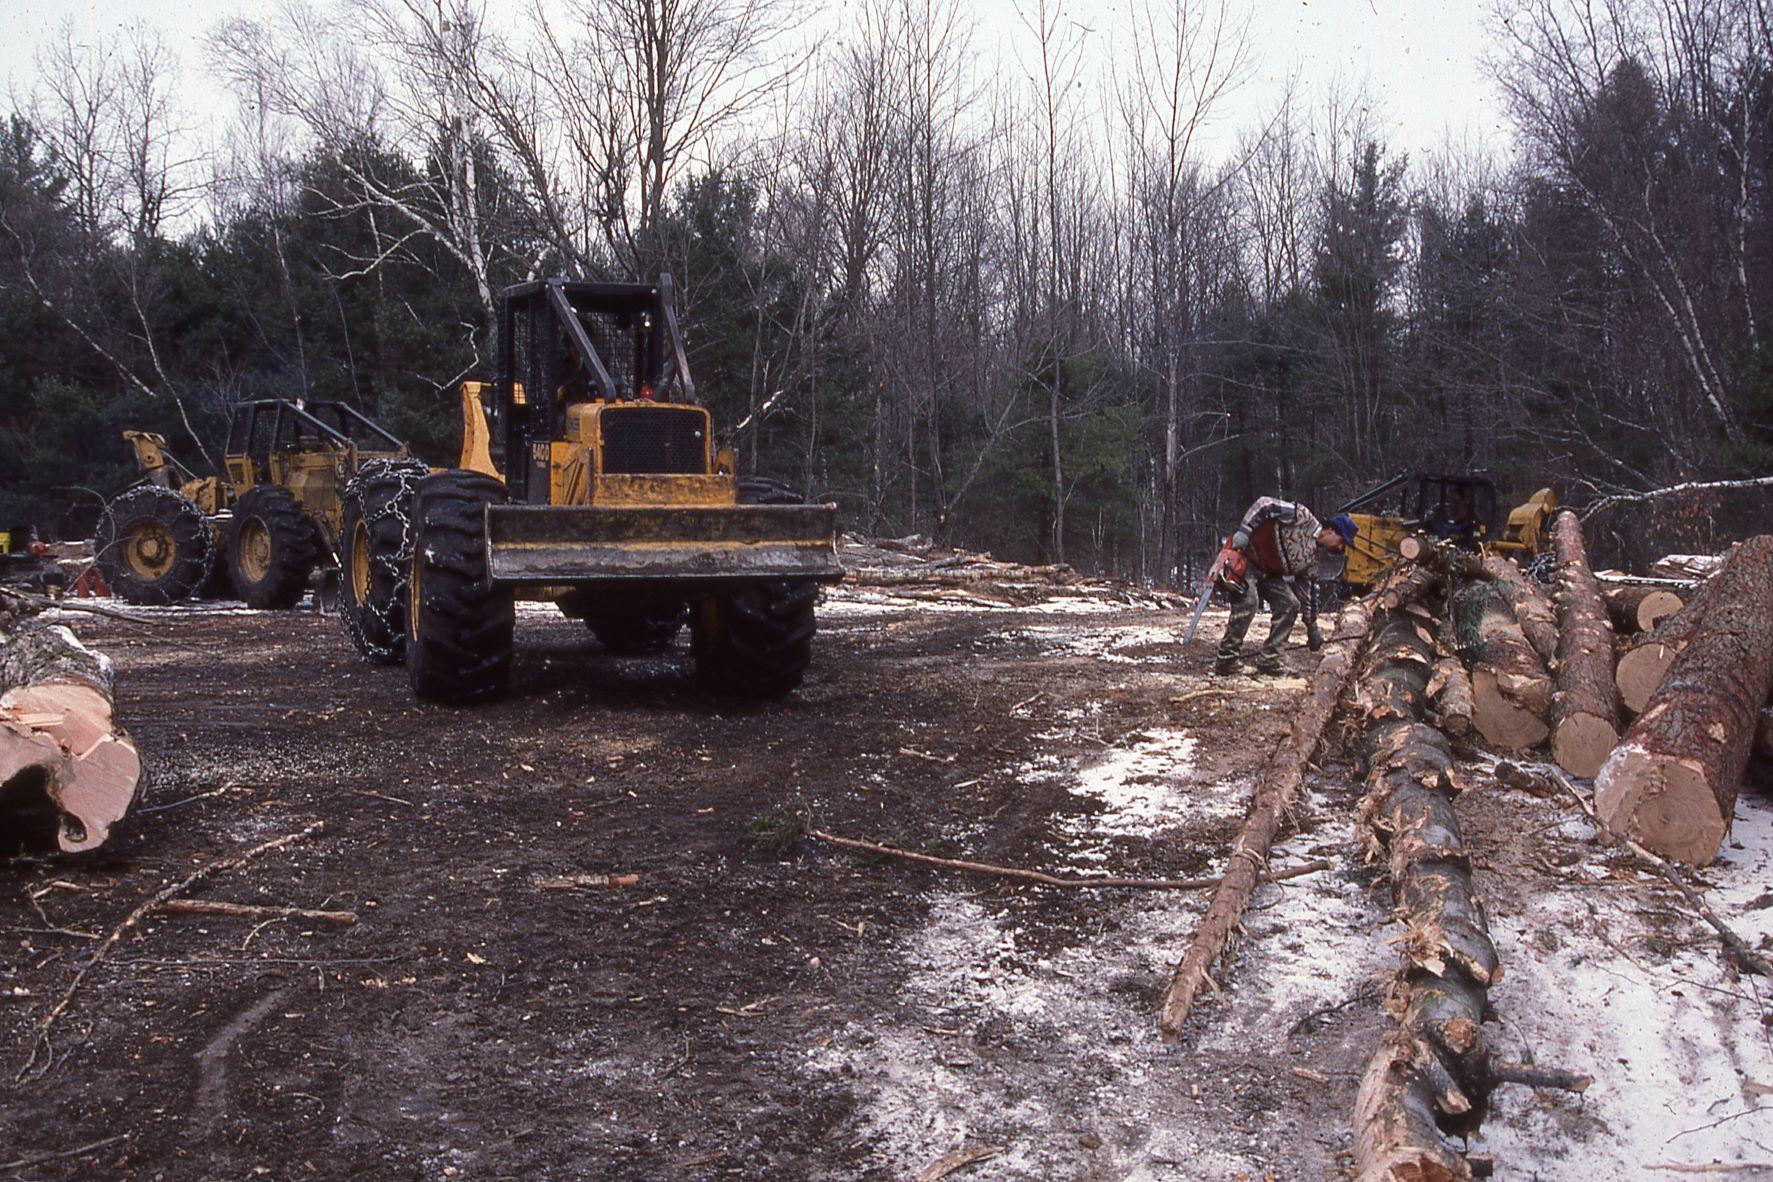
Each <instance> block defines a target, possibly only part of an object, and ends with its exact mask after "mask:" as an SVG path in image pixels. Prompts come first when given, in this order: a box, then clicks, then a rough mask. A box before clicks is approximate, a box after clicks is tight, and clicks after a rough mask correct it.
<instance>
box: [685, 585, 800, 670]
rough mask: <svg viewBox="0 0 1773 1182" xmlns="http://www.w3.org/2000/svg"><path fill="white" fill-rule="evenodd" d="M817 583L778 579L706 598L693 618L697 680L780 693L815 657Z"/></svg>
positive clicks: (692, 642) (691, 633)
mask: <svg viewBox="0 0 1773 1182" xmlns="http://www.w3.org/2000/svg"><path fill="white" fill-rule="evenodd" d="M818 598H819V588H818V585H817V584H815V583H807V582H794V581H785V580H784V581H777V582H771V583H757V584H753V585H751V586H746V587H738V588H735V589H733V590H731V591H727V592H724V593H722V594H720V595H716V596H713V597H711V598H708V599H705V600H703V601H702V602H701V603H700V604H699V605H697V610H696V613H695V615H694V617H693V618H692V620H691V622H690V649H691V652H692V653H693V654H694V656H695V662H696V680H697V682H698V683H700V684H701V686H702V688H703V689H705V690H707V691H709V692H710V693H715V694H720V695H723V696H731V697H744V698H780V697H782V696H783V695H785V694H787V693H788V692H789V691H791V690H793V689H794V687H795V686H797V685H799V684H800V679H801V678H802V676H804V675H805V673H806V668H807V665H808V664H810V663H811V661H812V657H813V630H814V628H815V621H814V619H813V609H814V606H815V605H816V604H817V602H818Z"/></svg>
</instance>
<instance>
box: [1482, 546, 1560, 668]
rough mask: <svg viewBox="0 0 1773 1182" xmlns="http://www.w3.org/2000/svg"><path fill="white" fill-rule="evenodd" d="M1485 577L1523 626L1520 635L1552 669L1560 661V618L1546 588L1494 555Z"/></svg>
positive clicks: (1519, 569)
mask: <svg viewBox="0 0 1773 1182" xmlns="http://www.w3.org/2000/svg"><path fill="white" fill-rule="evenodd" d="M1484 574H1485V575H1487V576H1488V577H1489V578H1490V580H1491V581H1492V582H1494V583H1495V584H1496V590H1498V591H1500V592H1501V593H1502V598H1503V599H1504V600H1506V601H1507V602H1508V609H1509V610H1510V611H1512V612H1513V613H1514V618H1515V621H1516V622H1517V623H1519V624H1520V626H1521V634H1522V635H1523V636H1525V637H1526V638H1527V642H1528V643H1529V644H1531V645H1532V646H1533V651H1534V652H1536V653H1538V654H1539V659H1540V660H1541V661H1544V662H1545V667H1546V668H1547V669H1550V668H1551V667H1552V665H1553V663H1554V662H1556V661H1557V659H1558V614H1557V611H1556V609H1554V608H1553V607H1552V604H1551V597H1550V596H1549V595H1547V594H1546V593H1545V588H1544V587H1542V586H1540V585H1539V584H1538V583H1535V582H1534V581H1533V580H1532V579H1529V578H1528V577H1527V576H1526V575H1525V574H1523V573H1522V572H1521V568H1520V567H1518V566H1516V565H1515V564H1514V563H1513V562H1512V561H1510V560H1509V559H1506V558H1501V557H1498V556H1494V555H1492V556H1491V557H1489V558H1486V559H1484Z"/></svg>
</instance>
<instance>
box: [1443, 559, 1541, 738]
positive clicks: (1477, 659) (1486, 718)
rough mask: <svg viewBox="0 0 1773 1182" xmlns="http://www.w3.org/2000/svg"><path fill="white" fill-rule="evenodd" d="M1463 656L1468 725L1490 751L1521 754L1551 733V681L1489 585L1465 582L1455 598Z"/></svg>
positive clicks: (1493, 586)
mask: <svg viewBox="0 0 1773 1182" xmlns="http://www.w3.org/2000/svg"><path fill="white" fill-rule="evenodd" d="M1453 616H1454V627H1455V629H1456V633H1457V638H1458V640H1457V643H1458V645H1459V650H1460V654H1461V656H1463V657H1465V658H1466V660H1467V661H1468V662H1469V663H1470V664H1471V705H1472V715H1471V717H1472V722H1473V724H1474V725H1475V726H1476V727H1477V730H1478V733H1479V734H1480V735H1482V736H1483V738H1484V741H1485V742H1486V743H1487V744H1488V745H1489V746H1491V747H1493V748H1496V749H1497V750H1501V751H1524V750H1526V749H1528V748H1530V747H1537V746H1538V745H1539V744H1541V743H1543V742H1545V740H1546V739H1547V738H1548V737H1549V736H1550V734H1551V726H1550V724H1549V722H1548V721H1547V720H1548V716H1549V714H1550V711H1551V698H1552V691H1553V682H1552V679H1551V674H1550V672H1549V671H1548V670H1547V669H1546V665H1545V661H1544V660H1543V659H1542V658H1541V657H1540V656H1539V653H1538V650H1537V649H1535V648H1534V647H1533V645H1532V644H1531V643H1530V642H1529V641H1528V640H1527V637H1526V633H1525V632H1524V631H1523V629H1522V628H1521V625H1520V623H1519V621H1518V619H1517V618H1516V616H1515V613H1514V612H1513V611H1511V610H1509V606H1508V601H1507V600H1506V599H1505V598H1504V596H1503V593H1502V592H1501V590H1500V589H1499V584H1498V583H1496V582H1493V581H1486V582H1472V583H1467V584H1466V585H1465V586H1464V587H1462V588H1461V589H1460V590H1459V591H1458V592H1457V593H1456V594H1455V595H1454V597H1453Z"/></svg>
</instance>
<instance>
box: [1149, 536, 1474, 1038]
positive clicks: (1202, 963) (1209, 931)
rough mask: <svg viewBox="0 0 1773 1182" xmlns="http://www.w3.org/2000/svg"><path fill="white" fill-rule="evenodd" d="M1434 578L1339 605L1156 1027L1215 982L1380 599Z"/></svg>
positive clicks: (1413, 591) (1171, 1031)
mask: <svg viewBox="0 0 1773 1182" xmlns="http://www.w3.org/2000/svg"><path fill="white" fill-rule="evenodd" d="M1438 581H1439V576H1438V575H1437V574H1435V573H1434V572H1433V571H1430V570H1425V569H1423V568H1421V567H1414V566H1404V567H1401V568H1399V569H1397V570H1394V571H1393V572H1392V573H1391V574H1390V575H1388V576H1387V577H1386V579H1385V581H1384V582H1383V583H1381V584H1380V585H1379V586H1378V587H1377V588H1375V589H1374V591H1373V593H1372V594H1370V595H1367V596H1363V597H1362V598H1360V599H1355V600H1351V601H1349V602H1348V603H1347V604H1344V605H1343V608H1342V611H1341V613H1340V614H1338V616H1337V617H1336V626H1335V628H1334V629H1333V630H1332V632H1331V634H1330V636H1329V638H1328V639H1327V641H1326V642H1325V644H1324V650H1323V655H1322V656H1321V658H1320V659H1319V661H1318V666H1317V669H1316V671H1315V672H1313V674H1312V676H1311V680H1310V682H1309V683H1308V684H1307V686H1306V689H1305V695H1304V700H1303V701H1302V702H1301V703H1300V706H1299V708H1298V709H1297V710H1296V711H1294V713H1293V723H1292V727H1291V729H1290V731H1289V732H1288V735H1287V737H1286V738H1285V739H1284V740H1283V741H1282V742H1281V743H1280V744H1278V745H1277V746H1276V747H1275V748H1274V750H1273V751H1271V752H1270V753H1269V756H1268V758H1267V761H1266V762H1265V763H1264V764H1263V767H1262V771H1261V773H1260V774H1259V775H1258V776H1257V778H1256V785H1255V788H1254V790H1253V792H1252V793H1251V797H1250V811H1249V814H1248V815H1247V816H1246V817H1245V819H1244V825H1243V829H1242V830H1241V831H1240V832H1239V834H1238V838H1237V842H1236V844H1235V845H1234V846H1233V847H1232V850H1231V856H1230V858H1229V859H1228V860H1227V862H1226V866H1225V875H1224V881H1222V882H1221V883H1220V884H1219V886H1218V887H1217V888H1216V889H1215V890H1214V892H1213V898H1212V900H1211V902H1209V903H1208V904H1207V912H1206V915H1205V916H1203V917H1202V919H1201V921H1200V924H1199V926H1197V927H1196V928H1195V931H1194V936H1193V938H1192V939H1191V940H1190V941H1189V945H1188V949H1187V951H1186V952H1184V953H1183V955H1182V959H1181V961H1180V962H1179V963H1178V964H1177V965H1176V971H1175V974H1174V976H1173V977H1172V978H1171V980H1170V985H1169V988H1168V989H1167V990H1165V992H1164V999H1163V1006H1162V1010H1161V1013H1160V1014H1159V1017H1158V1029H1159V1030H1161V1031H1162V1032H1163V1034H1164V1036H1165V1037H1166V1038H1175V1037H1176V1036H1178V1035H1179V1034H1181V1032H1182V1024H1183V1023H1184V1022H1185V1021H1187V1020H1188V1015H1189V1012H1190V1011H1191V1010H1192V1009H1193V1008H1194V1002H1195V999H1196V998H1197V997H1198V996H1199V995H1200V990H1201V988H1202V986H1206V985H1211V986H1212V987H1213V988H1215V989H1216V988H1217V986H1216V985H1214V984H1213V981H1212V977H1211V975H1210V970H1211V969H1212V967H1213V964H1214V962H1216V961H1217V960H1218V959H1219V956H1220V955H1221V954H1222V953H1223V952H1224V951H1225V948H1226V945H1227V944H1228V943H1229V942H1230V940H1231V934H1232V932H1233V931H1234V930H1235V929H1236V928H1237V926H1238V921H1239V919H1240V918H1241V917H1242V915H1243V911H1244V907H1245V905H1246V904H1248V902H1249V900H1250V894H1251V892H1252V891H1254V890H1255V889H1256V883H1257V882H1258V881H1259V879H1260V877H1261V875H1262V872H1263V870H1265V869H1266V868H1267V865H1268V851H1269V848H1270V846H1272V845H1273V844H1274V835H1275V833H1276V832H1277V831H1278V830H1279V829H1280V823H1281V818H1282V817H1283V816H1284V815H1285V814H1286V812H1287V810H1288V808H1289V806H1290V805H1291V804H1292V800H1293V796H1294V795H1295V794H1296V793H1297V792H1298V790H1299V785H1300V784H1301V783H1303V782H1304V779H1305V765H1306V764H1307V763H1308V762H1309V761H1310V759H1311V757H1312V755H1313V754H1314V753H1315V752H1316V751H1317V747H1318V743H1319V741H1320V740H1321V739H1322V737H1323V733H1324V727H1325V726H1326V725H1327V724H1328V722H1329V721H1330V716H1331V715H1332V714H1334V713H1335V710H1336V703H1337V701H1338V700H1339V699H1340V698H1341V696H1342V692H1343V689H1344V688H1345V687H1346V685H1347V684H1348V680H1349V677H1350V675H1351V674H1352V673H1353V672H1354V669H1355V666H1356V663H1357V662H1358V660H1359V658H1360V653H1361V650H1362V649H1363V647H1364V646H1365V644H1366V639H1367V635H1368V633H1369V631H1370V630H1371V629H1372V627H1373V623H1374V618H1375V616H1376V615H1379V614H1380V613H1381V612H1382V610H1383V609H1382V608H1381V606H1380V605H1381V604H1392V605H1395V606H1404V605H1407V604H1409V603H1411V602H1414V601H1415V600H1417V599H1420V598H1421V597H1422V596H1423V595H1425V594H1427V593H1428V591H1429V590H1430V589H1431V588H1432V587H1433V586H1434V585H1435V584H1436V583H1437V582H1438Z"/></svg>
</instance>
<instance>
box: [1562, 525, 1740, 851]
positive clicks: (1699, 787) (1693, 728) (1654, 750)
mask: <svg viewBox="0 0 1773 1182" xmlns="http://www.w3.org/2000/svg"><path fill="white" fill-rule="evenodd" d="M1703 598H1704V599H1705V600H1706V604H1705V609H1704V612H1703V614H1702V615H1701V617H1700V619H1699V621H1698V624H1697V627H1696V628H1695V629H1694V630H1693V632H1692V634H1691V636H1690V637H1689V638H1688V639H1687V642H1686V644H1685V646H1684V647H1683V648H1682V649H1681V651H1680V654H1679V655H1678V656H1676V657H1675V658H1674V661H1673V663H1672V664H1671V665H1670V666H1669V668H1668V673H1667V674H1666V675H1665V676H1664V677H1663V679H1662V682H1661V684H1660V685H1658V686H1657V687H1656V691H1655V692H1654V693H1653V694H1651V695H1650V700H1649V701H1648V703H1646V704H1645V707H1644V712H1643V713H1642V714H1640V715H1639V716H1638V718H1637V721H1635V722H1633V723H1632V725H1631V728H1630V729H1629V730H1628V731H1626V734H1625V738H1624V740H1623V741H1622V742H1621V743H1620V745H1619V747H1618V748H1617V749H1616V750H1615V751H1614V752H1613V754H1612V756H1611V757H1609V758H1608V760H1607V763H1606V766H1605V767H1603V768H1602V769H1601V773H1600V775H1599V777H1598V778H1597V779H1596V780H1595V808H1596V810H1597V811H1598V812H1599V813H1600V815H1601V818H1602V820H1604V821H1606V823H1607V825H1608V826H1609V827H1610V828H1612V829H1613V830H1614V831H1615V832H1618V833H1623V834H1625V835H1626V836H1627V837H1630V838H1633V839H1634V840H1636V841H1638V842H1639V843H1640V844H1642V845H1644V846H1646V847H1647V848H1649V849H1651V850H1653V851H1655V852H1656V853H1658V854H1662V855H1664V856H1665V857H1672V858H1677V859H1679V860H1681V861H1683V862H1687V863H1690V864H1692V865H1695V866H1703V865H1705V864H1706V863H1708V862H1710V861H1711V860H1712V858H1713V857H1715V856H1716V854H1717V851H1718V846H1719V845H1720V844H1721V843H1722V842H1723V840H1724V836H1725V835H1726V834H1727V833H1728V832H1729V831H1730V822H1731V819H1732V817H1733V815H1734V810H1735V805H1736V793H1737V789H1738V788H1739V787H1740V785H1741V782H1742V773H1743V771H1744V769H1745V768H1746V767H1747V765H1748V759H1749V754H1750V752H1751V751H1752V749H1753V747H1754V743H1755V731H1756V729H1757V728H1758V727H1759V725H1760V720H1761V708H1762V706H1763V705H1764V704H1765V703H1766V701H1767V699H1768V695H1769V693H1770V692H1773V536H1770V535H1763V536H1761V537H1757V538H1753V539H1751V540H1749V541H1748V542H1745V543H1743V544H1742V545H1741V546H1740V547H1738V548H1737V550H1736V552H1735V554H1733V555H1732V556H1731V558H1730V561H1729V562H1728V563H1727V564H1725V566H1724V568H1723V569H1722V570H1721V571H1719V572H1718V574H1717V575H1716V576H1714V577H1713V579H1712V580H1711V582H1710V583H1709V584H1708V585H1707V587H1706V590H1705V593H1704V596H1703ZM1683 614H1685V613H1683Z"/></svg>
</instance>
